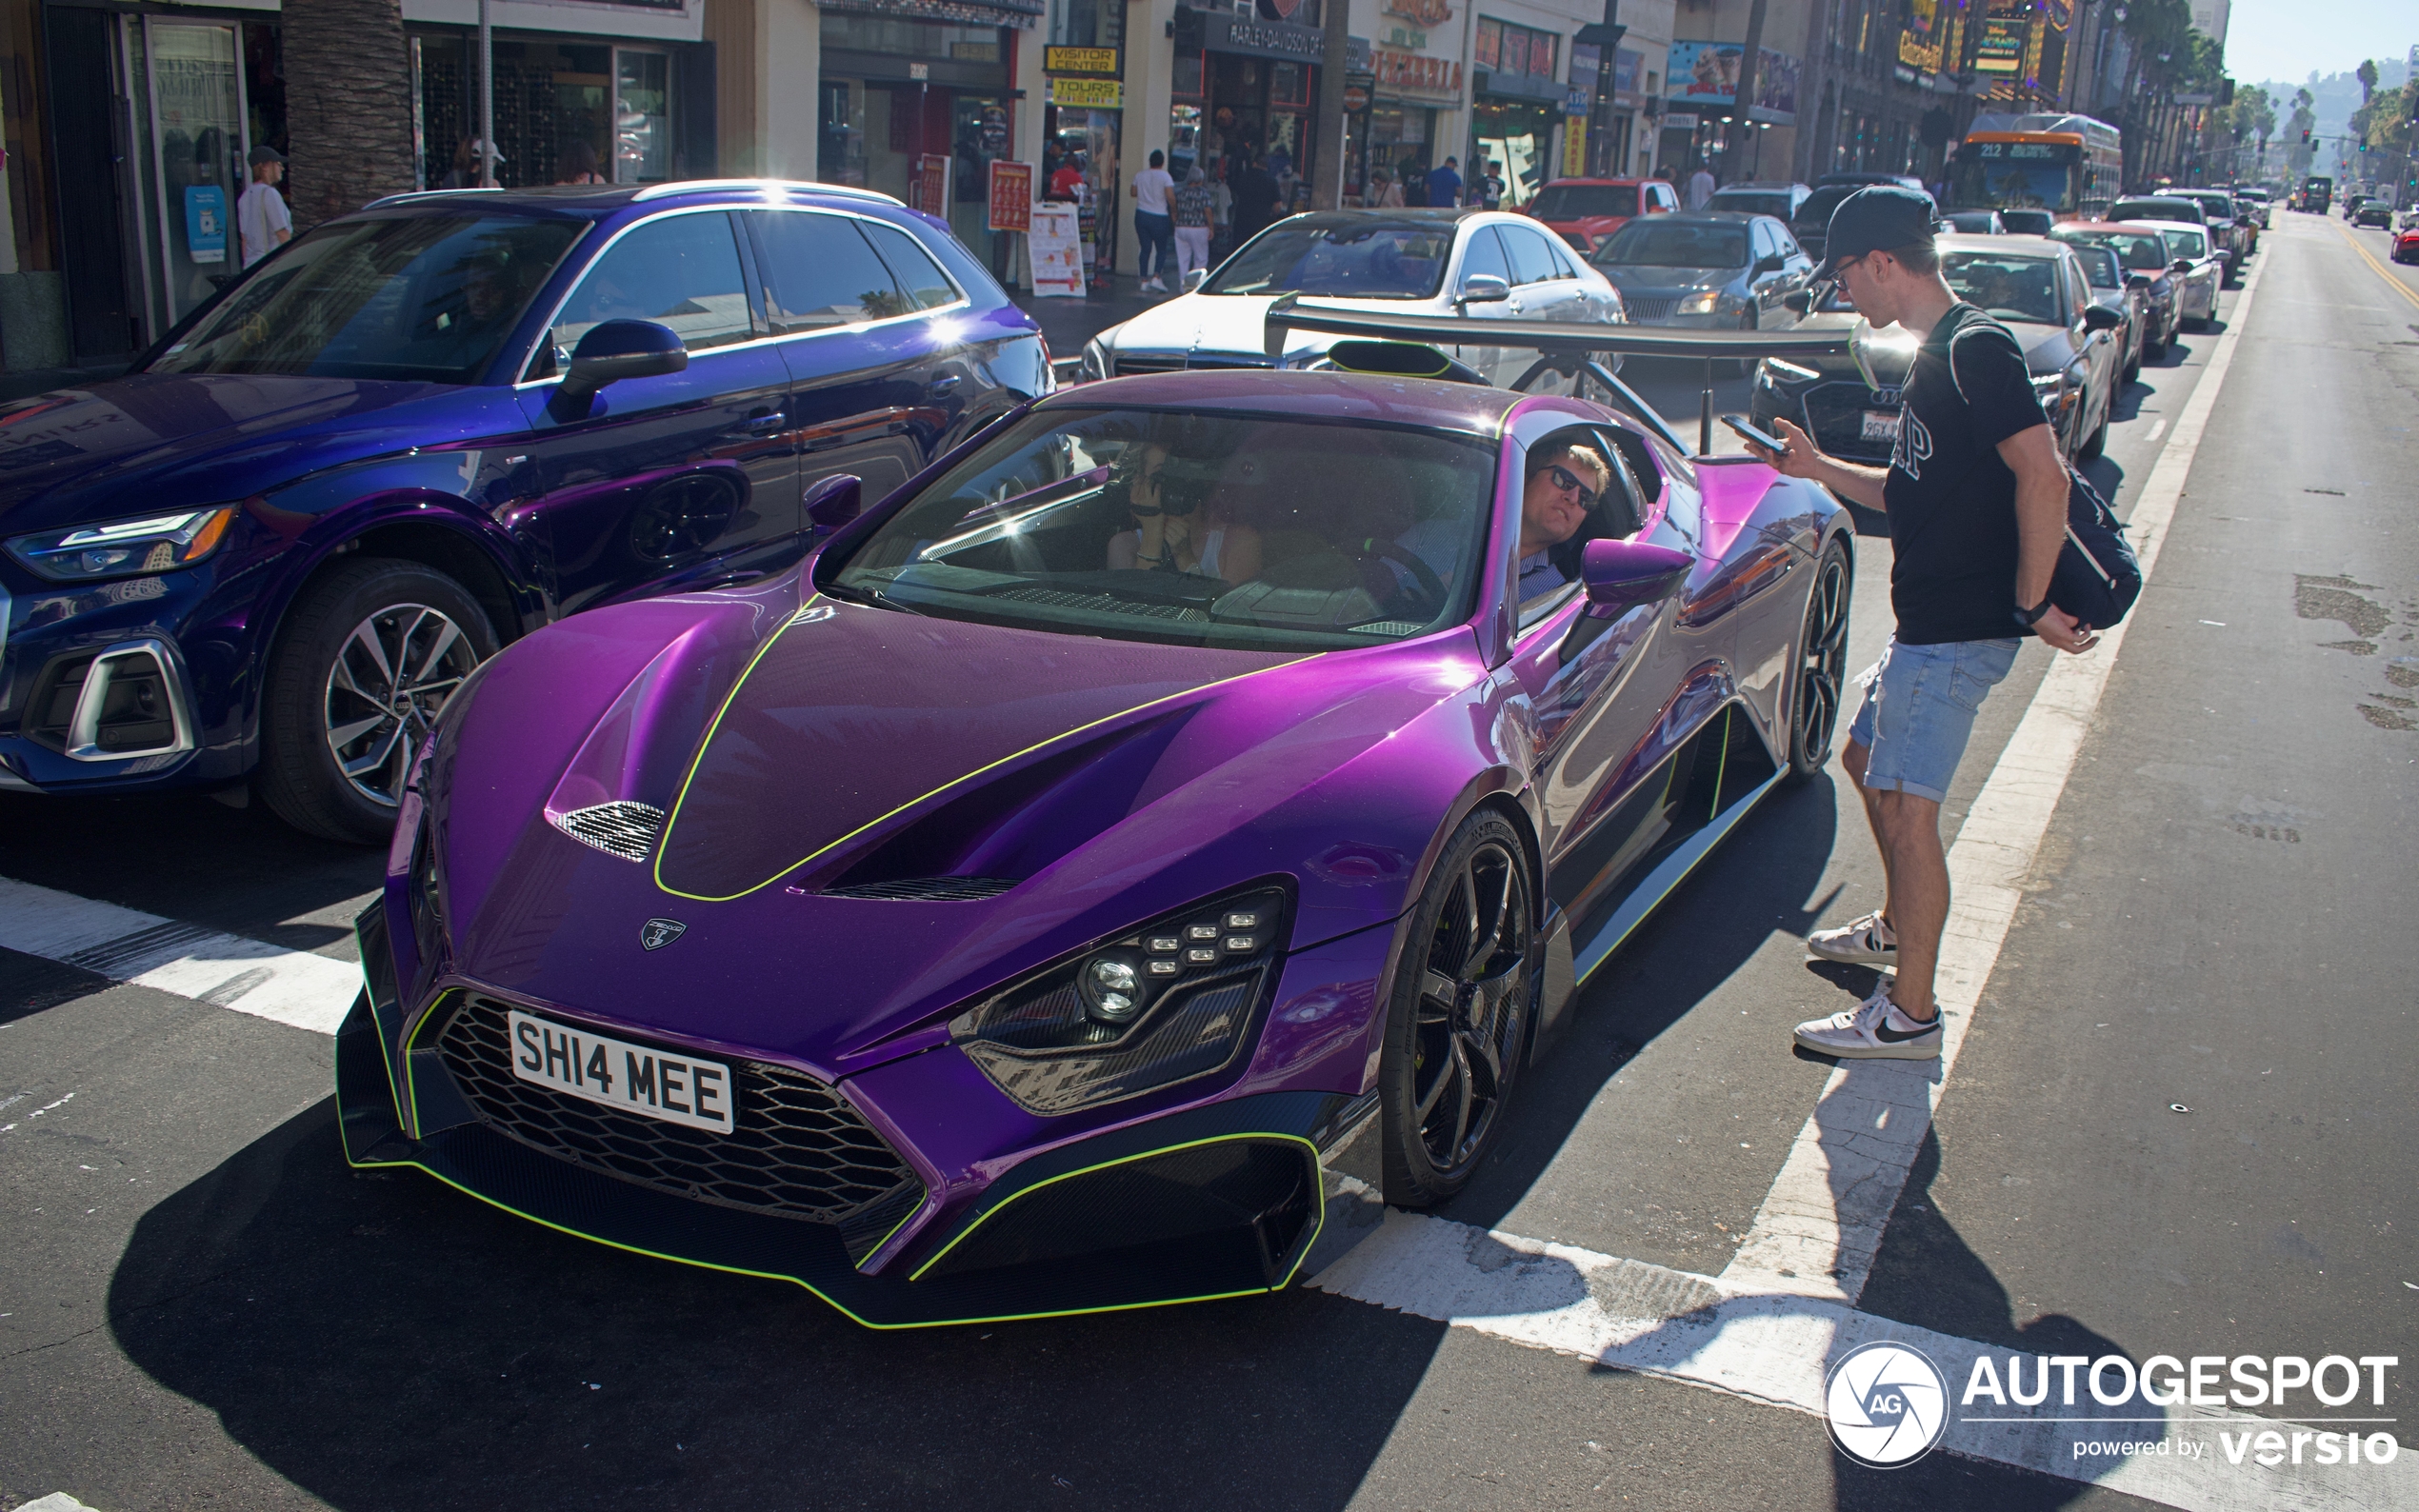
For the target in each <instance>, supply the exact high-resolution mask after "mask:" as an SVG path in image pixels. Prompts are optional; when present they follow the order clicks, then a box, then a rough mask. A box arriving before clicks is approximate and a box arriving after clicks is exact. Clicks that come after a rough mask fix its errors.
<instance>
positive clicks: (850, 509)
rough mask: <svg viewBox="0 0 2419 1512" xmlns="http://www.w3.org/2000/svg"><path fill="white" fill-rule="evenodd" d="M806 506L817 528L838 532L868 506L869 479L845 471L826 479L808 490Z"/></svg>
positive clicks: (810, 518) (808, 516)
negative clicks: (866, 499)
mask: <svg viewBox="0 0 2419 1512" xmlns="http://www.w3.org/2000/svg"><path fill="white" fill-rule="evenodd" d="M805 503H806V511H807V518H808V519H809V520H810V521H812V522H813V523H814V525H815V527H816V528H817V529H822V530H837V529H838V528H840V527H842V526H844V525H847V524H848V523H849V522H850V521H851V520H853V519H855V518H856V517H857V514H858V511H860V510H862V509H863V508H864V507H865V480H863V479H862V478H858V477H854V476H852V475H850V474H849V473H845V472H844V473H841V474H839V475H838V476H836V477H830V478H826V479H824V480H823V481H822V482H820V483H817V484H816V485H814V486H813V487H810V488H809V489H808V490H807V495H806V500H805Z"/></svg>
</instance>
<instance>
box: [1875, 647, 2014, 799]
mask: <svg viewBox="0 0 2419 1512" xmlns="http://www.w3.org/2000/svg"><path fill="white" fill-rule="evenodd" d="M2020 644H2021V643H2020V642H2018V641H2017V640H2016V639H2015V638H2014V637H2012V636H2010V637H2009V639H2007V640H2004V641H1950V642H1949V643H1947V644H1945V645H1941V646H1901V645H1900V644H1899V643H1898V642H1897V641H1896V640H1895V639H1893V640H1892V641H1891V642H1890V643H1889V645H1888V646H1886V647H1883V648H1882V659H1881V660H1880V661H1878V662H1875V663H1874V664H1873V665H1872V666H1869V667H1868V668H1866V670H1865V672H1864V675H1862V676H1861V677H1859V678H1858V679H1857V681H1858V682H1859V683H1862V684H1863V685H1864V686H1865V701H1864V703H1863V704H1861V705H1860V706H1858V707H1857V710H1856V722H1855V723H1854V724H1853V725H1851V726H1849V731H1848V738H1849V740H1852V741H1854V742H1855V743H1856V744H1857V745H1859V746H1864V747H1865V749H1866V750H1867V752H1868V753H1869V754H1868V755H1867V756H1866V758H1865V786H1868V787H1871V788H1875V789H1878V790H1880V791H1883V792H1903V793H1913V794H1914V795H1915V796H1916V797H1918V798H1929V799H1930V800H1931V801H1932V802H1933V803H1936V804H1940V803H1947V802H1948V801H1949V779H1950V778H1952V777H1954V776H1956V775H1957V763H1958V762H1959V761H1960V760H1961V759H1963V758H1964V756H1965V754H1966V740H1967V738H1968V737H1969V736H1970V735H1972V734H1973V732H1974V714H1975V713H1976V711H1978V710H1979V709H1980V708H1981V707H1982V701H1983V698H1984V696H1985V695H1986V694H1988V693H1989V691H1990V690H1991V689H1992V688H1993V687H1995V686H1998V684H1999V683H2000V681H2001V680H2002V679H2003V678H2005V677H2006V676H2007V675H2008V669H2009V667H2011V666H2015V665H2016V647H2018V645H2020Z"/></svg>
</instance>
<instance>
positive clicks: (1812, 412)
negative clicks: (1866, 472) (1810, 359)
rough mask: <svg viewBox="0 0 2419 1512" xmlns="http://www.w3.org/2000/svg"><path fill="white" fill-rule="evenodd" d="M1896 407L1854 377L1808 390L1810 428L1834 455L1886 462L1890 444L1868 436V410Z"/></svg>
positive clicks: (1809, 431) (1817, 439) (1807, 407)
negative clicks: (1888, 403) (1878, 397)
mask: <svg viewBox="0 0 2419 1512" xmlns="http://www.w3.org/2000/svg"><path fill="white" fill-rule="evenodd" d="M1895 408H1898V407H1897V406H1896V405H1895V404H1890V405H1884V404H1883V403H1882V402H1881V401H1880V400H1878V399H1876V398H1875V397H1874V396H1873V391H1872V390H1871V389H1869V388H1866V387H1865V386H1864V385H1863V384H1861V383H1857V382H1854V381H1853V380H1850V381H1849V382H1845V383H1840V382H1833V383H1823V384H1816V385H1815V386H1814V387H1813V388H1809V389H1808V390H1807V391H1806V428H1807V432H1808V434H1809V435H1811V436H1812V437H1813V438H1814V444H1815V445H1816V446H1818V447H1820V448H1823V449H1824V450H1825V451H1826V452H1828V453H1829V454H1830V455H1832V456H1835V457H1849V458H1852V459H1854V460H1856V461H1859V462H1887V461H1889V451H1890V445H1891V444H1890V443H1889V442H1887V441H1868V440H1866V439H1865V411H1866V410H1868V409H1895Z"/></svg>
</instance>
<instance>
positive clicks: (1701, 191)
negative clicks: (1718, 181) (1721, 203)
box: [1689, 163, 1714, 210]
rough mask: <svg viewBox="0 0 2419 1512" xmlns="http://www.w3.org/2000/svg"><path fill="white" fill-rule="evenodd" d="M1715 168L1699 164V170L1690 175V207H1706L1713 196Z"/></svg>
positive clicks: (1696, 208) (1695, 208) (1694, 208)
mask: <svg viewBox="0 0 2419 1512" xmlns="http://www.w3.org/2000/svg"><path fill="white" fill-rule="evenodd" d="M1713 188H1714V185H1713V170H1712V169H1709V168H1707V167H1706V166H1705V165H1704V164H1702V163H1700V164H1698V165H1697V170H1696V171H1695V172H1693V173H1691V174H1689V209H1692V210H1701V209H1705V206H1706V202H1707V201H1708V200H1710V199H1711V198H1713Z"/></svg>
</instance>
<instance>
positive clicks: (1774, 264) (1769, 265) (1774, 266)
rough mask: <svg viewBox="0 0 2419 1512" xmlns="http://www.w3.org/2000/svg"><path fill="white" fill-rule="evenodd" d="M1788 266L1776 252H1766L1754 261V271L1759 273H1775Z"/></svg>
mask: <svg viewBox="0 0 2419 1512" xmlns="http://www.w3.org/2000/svg"><path fill="white" fill-rule="evenodd" d="M1788 266H1789V263H1788V261H1787V260H1786V259H1784V258H1783V257H1782V256H1781V254H1780V253H1778V252H1768V253H1766V254H1765V255H1764V256H1762V257H1759V258H1757V259H1756V260H1755V270H1756V271H1757V272H1759V273H1777V272H1779V271H1780V270H1781V269H1784V268H1787V267H1788Z"/></svg>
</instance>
